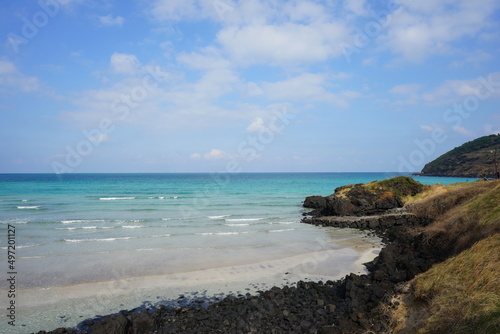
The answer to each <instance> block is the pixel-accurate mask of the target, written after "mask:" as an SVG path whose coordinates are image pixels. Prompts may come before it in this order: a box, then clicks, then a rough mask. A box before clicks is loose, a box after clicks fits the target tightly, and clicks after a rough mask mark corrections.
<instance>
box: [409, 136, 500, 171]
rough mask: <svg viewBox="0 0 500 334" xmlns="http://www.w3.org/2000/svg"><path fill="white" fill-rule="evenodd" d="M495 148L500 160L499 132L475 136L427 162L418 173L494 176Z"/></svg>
mask: <svg viewBox="0 0 500 334" xmlns="http://www.w3.org/2000/svg"><path fill="white" fill-rule="evenodd" d="M495 149H496V150H497V161H500V134H496V135H490V136H484V137H481V138H477V139H475V140H473V141H470V142H467V143H465V144H463V145H461V146H459V147H456V148H454V149H453V150H451V151H449V152H447V153H445V154H443V155H442V156H440V157H439V158H437V159H436V160H434V161H432V162H429V163H428V164H427V165H425V166H424V168H423V169H422V171H421V172H420V173H419V174H418V175H422V176H456V177H474V178H482V177H486V178H495V164H494V152H495ZM499 168H500V167H499Z"/></svg>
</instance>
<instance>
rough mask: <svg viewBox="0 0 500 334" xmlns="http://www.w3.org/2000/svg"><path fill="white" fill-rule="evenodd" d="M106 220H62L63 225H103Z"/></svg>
mask: <svg viewBox="0 0 500 334" xmlns="http://www.w3.org/2000/svg"><path fill="white" fill-rule="evenodd" d="M103 222H105V220H92V219H75V220H61V223H63V224H74V223H103Z"/></svg>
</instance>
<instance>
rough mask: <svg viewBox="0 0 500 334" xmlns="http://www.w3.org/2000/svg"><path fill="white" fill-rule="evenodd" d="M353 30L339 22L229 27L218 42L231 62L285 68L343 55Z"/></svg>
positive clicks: (220, 35) (224, 30)
mask: <svg viewBox="0 0 500 334" xmlns="http://www.w3.org/2000/svg"><path fill="white" fill-rule="evenodd" d="M349 34H350V29H348V28H347V26H346V25H344V24H342V23H340V22H330V23H320V24H316V25H312V24H311V25H303V24H296V23H285V24H282V25H269V24H268V25H247V26H244V27H235V26H230V27H227V28H224V29H222V30H221V31H220V32H219V33H218V34H217V41H218V42H219V43H220V45H222V47H223V49H224V50H225V51H227V52H228V53H229V55H230V56H231V58H232V60H233V61H235V62H237V63H239V64H243V65H248V64H261V63H264V64H269V63H271V64H272V65H277V66H281V65H286V64H298V63H304V62H305V63H310V62H318V61H325V60H327V59H328V58H329V57H338V56H341V55H342V50H341V48H340V47H339V45H340V44H341V42H343V41H346V40H348V36H349Z"/></svg>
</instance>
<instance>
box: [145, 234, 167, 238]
mask: <svg viewBox="0 0 500 334" xmlns="http://www.w3.org/2000/svg"><path fill="white" fill-rule="evenodd" d="M171 236H172V234H156V235H148V236H147V237H145V238H163V237H171Z"/></svg>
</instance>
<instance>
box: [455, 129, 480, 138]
mask: <svg viewBox="0 0 500 334" xmlns="http://www.w3.org/2000/svg"><path fill="white" fill-rule="evenodd" d="M453 131H455V132H456V133H459V134H461V135H463V136H466V137H474V136H475V135H474V132H472V131H469V130H467V129H466V128H464V127H463V126H454V127H453Z"/></svg>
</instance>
